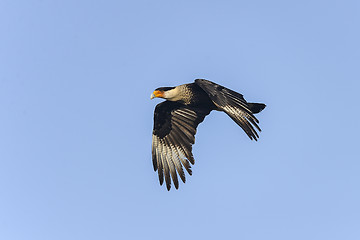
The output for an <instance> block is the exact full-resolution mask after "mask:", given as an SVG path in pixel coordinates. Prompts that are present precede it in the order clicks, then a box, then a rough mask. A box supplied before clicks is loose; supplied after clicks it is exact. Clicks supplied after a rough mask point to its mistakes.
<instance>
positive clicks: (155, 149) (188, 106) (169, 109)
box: [151, 79, 266, 190]
mask: <svg viewBox="0 0 360 240" xmlns="http://www.w3.org/2000/svg"><path fill="white" fill-rule="evenodd" d="M155 97H161V98H164V99H167V101H165V102H162V103H159V104H158V105H157V106H156V107H155V112H154V130H153V139H152V159H153V165H154V170H155V171H158V174H159V181H160V185H162V184H163V182H164V177H165V182H166V187H167V189H168V190H170V188H171V179H172V181H173V183H174V185H175V188H176V189H178V187H179V181H178V175H179V176H180V178H181V180H182V181H183V182H184V183H185V173H184V170H183V167H184V168H185V169H186V171H187V172H188V173H189V174H190V175H191V174H192V171H191V166H190V164H189V161H190V163H191V164H194V163H195V160H194V157H193V155H192V145H193V144H194V143H195V134H196V128H197V126H198V125H199V123H201V122H202V121H203V120H204V118H205V116H206V115H208V114H209V113H210V112H211V111H212V110H217V111H223V112H225V113H226V114H227V115H228V116H229V117H230V118H231V119H233V120H234V121H235V122H236V123H237V124H238V125H239V126H240V127H241V128H242V129H243V130H244V131H245V133H246V134H247V135H248V136H249V138H250V139H251V140H252V139H254V140H257V138H258V137H259V135H258V133H257V131H259V132H260V131H261V129H260V127H259V126H258V123H259V121H258V120H257V119H256V118H255V116H254V115H253V114H255V113H259V112H260V111H262V110H263V109H264V108H265V106H266V105H265V104H263V103H248V102H246V101H245V99H244V98H243V95H241V94H239V93H237V92H234V91H232V90H230V89H228V88H225V87H223V86H221V85H218V84H216V83H213V82H211V81H208V80H205V79H196V80H195V82H194V83H190V84H184V85H180V86H177V87H161V88H157V89H156V90H155V91H154V92H153V94H152V95H151V98H155Z"/></svg>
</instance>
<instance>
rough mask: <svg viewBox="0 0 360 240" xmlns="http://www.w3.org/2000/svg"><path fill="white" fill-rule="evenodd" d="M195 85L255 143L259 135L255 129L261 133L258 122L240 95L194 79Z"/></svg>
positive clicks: (206, 81)
mask: <svg viewBox="0 0 360 240" xmlns="http://www.w3.org/2000/svg"><path fill="white" fill-rule="evenodd" d="M195 83H196V84H197V85H198V86H200V87H201V88H202V89H203V90H204V91H205V92H206V93H207V94H208V95H209V97H210V99H211V100H212V102H213V103H214V104H215V105H216V106H217V107H218V109H219V110H222V111H224V112H225V113H226V114H227V115H228V116H229V117H230V118H231V119H232V120H234V122H236V124H238V125H239V126H240V127H241V128H242V129H243V130H244V131H245V133H246V134H247V135H248V137H249V138H250V139H251V140H253V139H254V140H256V141H257V139H258V138H259V134H258V133H257V131H256V130H255V128H256V129H257V130H258V131H259V132H261V129H260V127H259V125H258V123H259V120H258V119H257V118H256V117H255V116H254V114H253V113H252V112H251V110H250V108H249V106H248V103H247V102H246V100H245V99H244V97H243V95H242V94H240V93H237V92H235V91H233V90H231V89H228V88H226V87H223V86H221V85H219V84H216V83H213V82H211V81H208V80H205V79H196V80H195ZM254 127H255V128H254Z"/></svg>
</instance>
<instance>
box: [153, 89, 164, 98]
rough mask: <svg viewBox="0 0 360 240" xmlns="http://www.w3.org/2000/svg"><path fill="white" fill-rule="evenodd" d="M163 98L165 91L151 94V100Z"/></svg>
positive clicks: (156, 91)
mask: <svg viewBox="0 0 360 240" xmlns="http://www.w3.org/2000/svg"><path fill="white" fill-rule="evenodd" d="M163 96H164V92H163V91H159V90H155V91H154V92H153V93H152V94H151V96H150V99H153V98H158V97H163Z"/></svg>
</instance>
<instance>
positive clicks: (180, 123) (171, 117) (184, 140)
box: [152, 101, 211, 190]
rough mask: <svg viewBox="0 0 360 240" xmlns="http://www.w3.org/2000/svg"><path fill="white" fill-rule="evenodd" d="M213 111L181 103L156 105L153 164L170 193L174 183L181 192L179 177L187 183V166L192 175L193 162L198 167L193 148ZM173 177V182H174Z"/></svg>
mask: <svg viewBox="0 0 360 240" xmlns="http://www.w3.org/2000/svg"><path fill="white" fill-rule="evenodd" d="M210 111H211V110H205V109H197V108H193V107H188V106H185V105H183V104H180V103H178V102H171V101H165V102H162V103H159V104H158V105H156V108H155V112H154V130H153V136H152V160H153V165H154V170H155V171H156V170H157V171H158V174H159V181H160V185H162V184H163V182H164V175H165V182H166V187H167V189H168V190H170V188H171V179H172V181H173V182H174V185H175V188H176V189H178V187H179V181H178V175H179V176H180V178H181V180H182V181H183V182H184V183H185V173H184V170H183V166H184V167H185V169H186V170H187V172H188V173H189V174H190V175H191V173H192V172H191V166H190V164H189V161H190V162H191V163H192V164H194V162H195V160H194V157H193V155H192V152H191V151H192V144H194V143H195V134H196V128H197V126H198V125H199V123H201V122H202V121H203V120H204V118H205V116H206V115H208V114H209V113H210ZM170 177H171V178H170Z"/></svg>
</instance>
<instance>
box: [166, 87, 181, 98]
mask: <svg viewBox="0 0 360 240" xmlns="http://www.w3.org/2000/svg"><path fill="white" fill-rule="evenodd" d="M164 98H165V99H166V100H169V101H178V100H180V99H181V97H180V91H179V88H178V87H175V88H173V89H171V90H168V91H166V92H164Z"/></svg>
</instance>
